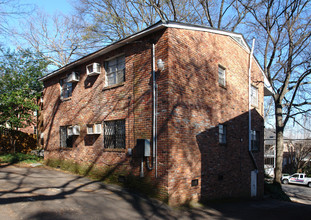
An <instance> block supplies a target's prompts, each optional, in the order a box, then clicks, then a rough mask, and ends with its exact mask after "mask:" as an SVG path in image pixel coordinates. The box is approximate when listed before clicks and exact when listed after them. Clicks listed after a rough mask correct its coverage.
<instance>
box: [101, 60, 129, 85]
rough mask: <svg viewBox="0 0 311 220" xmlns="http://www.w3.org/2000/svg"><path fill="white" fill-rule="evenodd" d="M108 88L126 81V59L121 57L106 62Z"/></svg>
mask: <svg viewBox="0 0 311 220" xmlns="http://www.w3.org/2000/svg"><path fill="white" fill-rule="evenodd" d="M106 77H107V86H111V85H115V84H119V83H122V82H124V81H125V57H124V56H120V57H117V58H114V59H112V60H109V61H107V62H106Z"/></svg>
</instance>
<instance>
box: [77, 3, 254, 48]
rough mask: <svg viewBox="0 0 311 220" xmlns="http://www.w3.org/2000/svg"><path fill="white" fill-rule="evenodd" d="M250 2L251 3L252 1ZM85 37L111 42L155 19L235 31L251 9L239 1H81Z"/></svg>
mask: <svg viewBox="0 0 311 220" xmlns="http://www.w3.org/2000/svg"><path fill="white" fill-rule="evenodd" d="M249 4H251V3H249ZM75 8H76V11H77V14H79V15H80V16H81V18H82V19H83V21H84V22H83V23H81V22H80V27H81V28H82V29H83V30H84V31H83V32H84V38H85V39H88V40H92V41H93V42H100V43H101V44H102V43H110V42H111V41H115V40H119V39H121V38H124V37H125V36H128V35H130V34H132V33H135V32H137V31H140V30H142V29H143V28H146V27H148V26H150V25H152V24H154V23H155V22H157V21H159V20H162V21H163V22H165V21H178V22H185V23H191V24H203V25H207V26H210V27H215V28H221V29H226V30H230V31H234V30H235V29H236V28H237V27H238V25H240V24H242V21H243V20H244V19H245V17H246V15H247V13H248V11H247V10H245V8H244V7H241V3H240V2H239V1H238V0H230V1H225V0H218V1H210V0H178V1H177V0H135V1H133V0H131V1H130V0H79V1H77V3H76V5H75Z"/></svg>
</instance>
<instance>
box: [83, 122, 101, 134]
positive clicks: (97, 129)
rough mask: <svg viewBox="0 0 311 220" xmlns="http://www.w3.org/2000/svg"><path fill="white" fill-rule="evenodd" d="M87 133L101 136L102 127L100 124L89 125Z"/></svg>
mask: <svg viewBox="0 0 311 220" xmlns="http://www.w3.org/2000/svg"><path fill="white" fill-rule="evenodd" d="M86 132H87V134H101V132H102V125H101V124H100V123H97V124H91V125H87V128H86Z"/></svg>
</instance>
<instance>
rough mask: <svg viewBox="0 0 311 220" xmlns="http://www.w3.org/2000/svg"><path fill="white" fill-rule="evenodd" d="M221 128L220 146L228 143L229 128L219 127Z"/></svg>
mask: <svg viewBox="0 0 311 220" xmlns="http://www.w3.org/2000/svg"><path fill="white" fill-rule="evenodd" d="M218 127H219V143H220V144H225V143H227V140H226V139H227V137H226V136H227V134H226V133H227V131H226V130H227V128H226V126H225V125H219V126H218Z"/></svg>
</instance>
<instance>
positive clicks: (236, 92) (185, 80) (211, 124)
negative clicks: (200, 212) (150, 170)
mask: <svg viewBox="0 0 311 220" xmlns="http://www.w3.org/2000/svg"><path fill="white" fill-rule="evenodd" d="M169 33H170V34H169V61H168V62H169V65H168V66H169V67H168V68H169V70H168V71H169V82H170V84H169V112H170V114H171V115H172V117H171V119H170V120H169V122H168V127H169V131H168V133H169V142H170V152H169V155H170V157H169V166H170V170H169V171H168V173H169V176H168V179H169V195H170V196H171V199H170V202H171V204H176V203H177V204H178V203H183V202H186V201H189V200H192V199H194V200H195V199H197V198H200V197H201V196H202V198H204V199H217V198H224V197H240V196H250V174H251V170H253V169H254V166H253V163H252V160H251V157H250V155H249V153H248V63H249V62H248V60H249V55H248V54H247V53H246V52H245V50H244V49H243V48H242V47H241V46H239V45H238V44H237V43H236V42H235V41H234V40H233V39H231V38H230V37H227V36H223V35H216V34H211V33H208V32H198V31H189V30H183V29H170V30H169ZM218 65H222V66H223V67H225V68H226V87H225V88H223V87H221V86H219V85H218ZM252 75H253V81H257V80H258V81H261V82H262V81H263V77H262V74H261V72H260V71H259V68H258V66H256V65H255V64H254V63H253V71H252ZM257 86H258V88H259V95H260V97H259V100H260V103H259V108H257V109H254V110H253V114H252V117H253V120H252V121H253V129H255V130H259V131H260V132H261V134H262V137H263V119H262V114H263V111H262V108H263V83H259V85H257ZM219 123H225V124H226V125H227V144H226V145H220V144H219V143H218V138H219V136H218V124H219ZM261 143H262V144H261V149H260V152H259V153H255V158H256V161H257V165H258V166H259V178H258V189H259V190H258V192H259V195H262V193H263V148H262V146H263V139H262V141H261ZM193 179H198V180H199V185H198V186H193V187H191V180H193Z"/></svg>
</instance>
